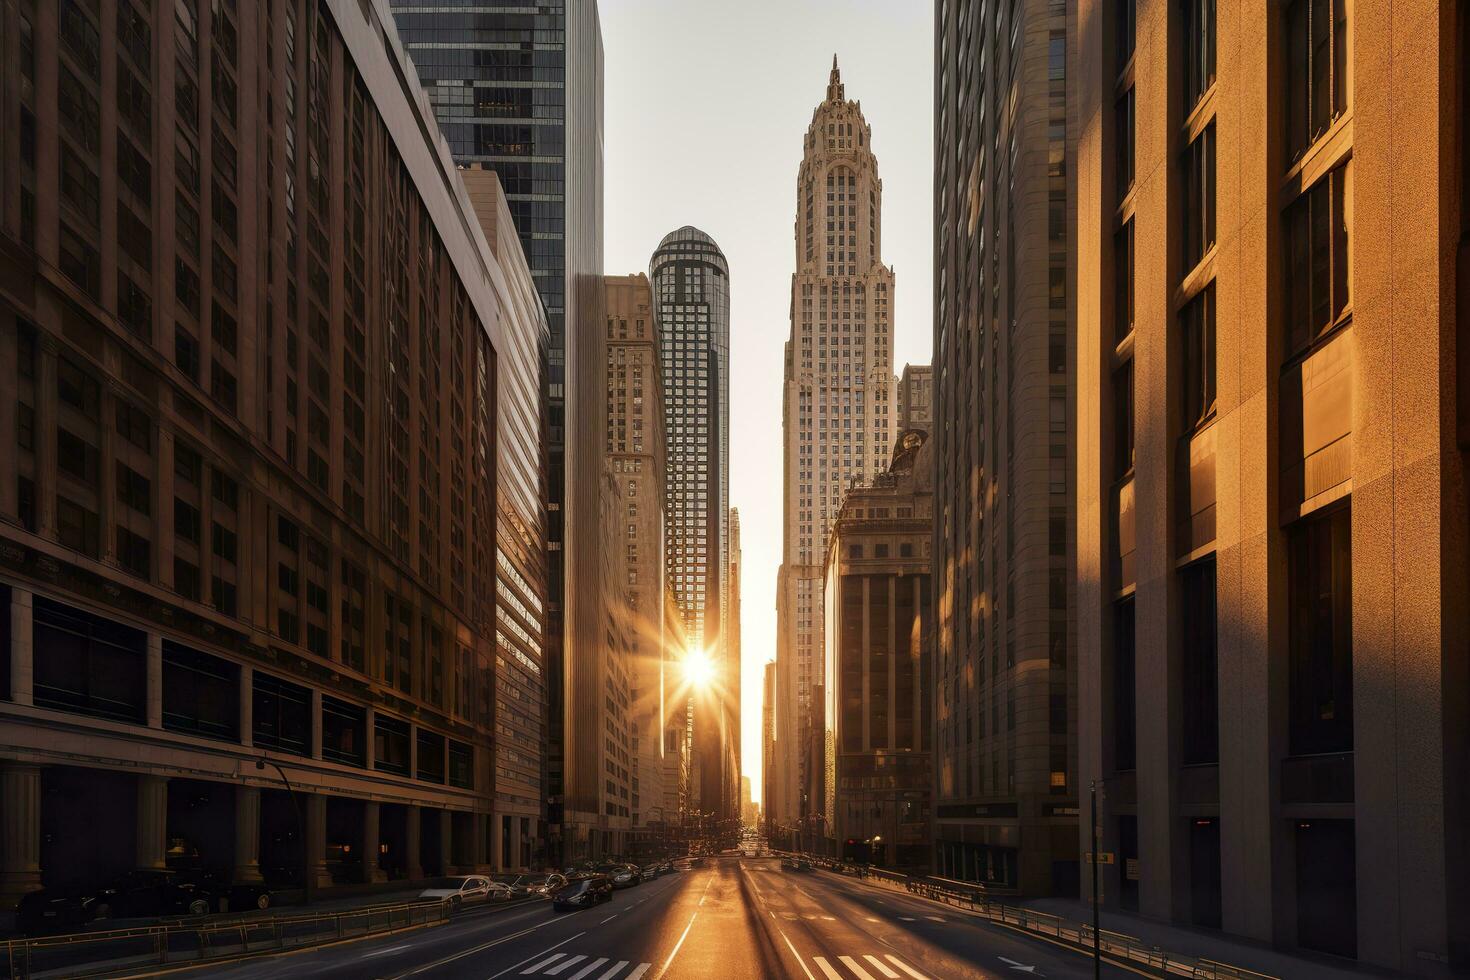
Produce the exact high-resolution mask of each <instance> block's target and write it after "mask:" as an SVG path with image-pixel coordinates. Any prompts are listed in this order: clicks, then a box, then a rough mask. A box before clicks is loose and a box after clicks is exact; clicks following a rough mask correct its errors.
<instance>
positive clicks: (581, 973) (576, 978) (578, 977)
mask: <svg viewBox="0 0 1470 980" xmlns="http://www.w3.org/2000/svg"><path fill="white" fill-rule="evenodd" d="M606 962H607V957H606V956H599V957H598V958H597V959H595V960H593V961H592V962H591V963H588V964H587V965H586V966H584V967H582V969H580V970H578V971H577V972H576V973H573V974H572V975H571V976H569V977H567V980H582V978H583V977H585V976H586V975H587V974H589V973H591V972H592V971H593V970H595V969H597V968H598V967H599V966H601V965H602V964H604V963H606ZM894 976H898V974H897V973H895V974H894Z"/></svg>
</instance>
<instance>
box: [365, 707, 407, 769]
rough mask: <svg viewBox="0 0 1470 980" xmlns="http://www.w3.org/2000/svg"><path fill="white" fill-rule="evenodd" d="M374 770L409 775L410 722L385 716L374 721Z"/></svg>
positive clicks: (380, 716)
mask: <svg viewBox="0 0 1470 980" xmlns="http://www.w3.org/2000/svg"><path fill="white" fill-rule="evenodd" d="M373 768H374V769H379V770H382V771H383V772H391V773H396V774H397V775H399V776H407V775H409V743H408V722H406V721H400V720H398V719H397V718H389V717H386V716H384V715H378V716H377V717H376V718H375V719H374V721H373Z"/></svg>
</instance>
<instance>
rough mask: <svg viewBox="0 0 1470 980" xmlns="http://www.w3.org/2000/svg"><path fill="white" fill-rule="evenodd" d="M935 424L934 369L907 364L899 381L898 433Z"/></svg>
mask: <svg viewBox="0 0 1470 980" xmlns="http://www.w3.org/2000/svg"><path fill="white" fill-rule="evenodd" d="M933 424H934V368H932V367H930V366H929V365H928V364H905V365H904V366H903V374H901V375H900V376H899V379H898V431H899V432H900V433H903V432H907V431H908V430H909V429H921V430H923V431H924V432H928V431H929V429H930V426H932V425H933Z"/></svg>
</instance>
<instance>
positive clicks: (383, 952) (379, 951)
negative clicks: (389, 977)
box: [359, 943, 413, 960]
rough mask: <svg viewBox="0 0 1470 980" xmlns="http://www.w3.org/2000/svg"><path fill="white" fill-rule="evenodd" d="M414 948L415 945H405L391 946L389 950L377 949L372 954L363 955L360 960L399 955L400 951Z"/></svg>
mask: <svg viewBox="0 0 1470 980" xmlns="http://www.w3.org/2000/svg"><path fill="white" fill-rule="evenodd" d="M412 946H413V943H404V944H403V945H402V946H389V947H388V948H387V949H375V950H373V951H372V952H371V953H363V954H362V956H361V957H359V958H360V959H364V960H365V959H367V958H368V957H370V956H387V955H388V954H389V953H397V952H399V951H400V950H405V949H409V948H411V947H412Z"/></svg>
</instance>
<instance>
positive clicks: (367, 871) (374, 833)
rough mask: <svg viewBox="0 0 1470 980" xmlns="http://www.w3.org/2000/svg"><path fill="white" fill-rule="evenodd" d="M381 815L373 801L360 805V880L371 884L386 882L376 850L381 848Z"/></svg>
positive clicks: (386, 876)
mask: <svg viewBox="0 0 1470 980" xmlns="http://www.w3.org/2000/svg"><path fill="white" fill-rule="evenodd" d="M380 823H381V813H380V809H379V805H378V803H377V801H375V800H368V801H367V802H365V803H363V805H362V880H363V881H366V882H369V883H373V882H381V881H387V880H388V874H387V872H385V871H384V870H383V868H382V866H381V865H380V864H379V863H378V859H379V853H378V848H379V847H381V846H382V833H381V832H380Z"/></svg>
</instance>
